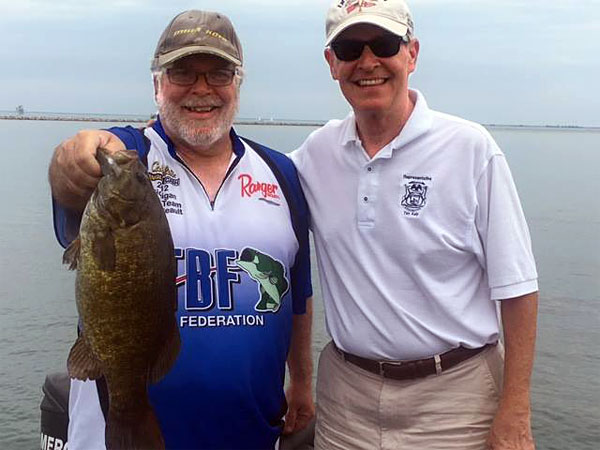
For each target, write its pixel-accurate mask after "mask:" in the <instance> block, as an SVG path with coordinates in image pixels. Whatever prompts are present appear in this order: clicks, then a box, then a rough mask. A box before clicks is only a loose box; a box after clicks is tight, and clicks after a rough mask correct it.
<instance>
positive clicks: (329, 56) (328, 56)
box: [323, 47, 338, 80]
mask: <svg viewBox="0 0 600 450" xmlns="http://www.w3.org/2000/svg"><path fill="white" fill-rule="evenodd" d="M323 55H324V56H325V60H326V61H327V64H329V71H330V72H331V78H333V79H334V80H337V79H338V77H337V71H336V69H335V55H334V54H333V50H331V47H327V48H326V49H325V51H324V52H323Z"/></svg>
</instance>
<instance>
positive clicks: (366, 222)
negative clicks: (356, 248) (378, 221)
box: [357, 165, 377, 226]
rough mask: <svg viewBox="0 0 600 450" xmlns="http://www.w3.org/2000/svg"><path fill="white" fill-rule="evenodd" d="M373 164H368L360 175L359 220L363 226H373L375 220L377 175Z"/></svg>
mask: <svg viewBox="0 0 600 450" xmlns="http://www.w3.org/2000/svg"><path fill="white" fill-rule="evenodd" d="M374 175H375V170H374V169H373V167H372V166H370V165H369V166H366V167H365V168H364V171H363V172H362V173H361V176H360V183H359V196H358V201H359V202H358V205H357V209H358V222H359V225H362V226H372V225H373V223H374V221H375V205H374V200H375V192H376V184H377V182H376V177H374Z"/></svg>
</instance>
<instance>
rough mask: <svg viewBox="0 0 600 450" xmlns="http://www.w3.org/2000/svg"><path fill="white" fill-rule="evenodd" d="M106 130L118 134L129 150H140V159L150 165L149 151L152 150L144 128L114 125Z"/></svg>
mask: <svg viewBox="0 0 600 450" xmlns="http://www.w3.org/2000/svg"><path fill="white" fill-rule="evenodd" d="M106 131H110V132H111V133H112V134H114V135H115V136H117V137H118V138H119V139H121V141H123V144H125V148H127V149H129V150H135V151H137V152H138V155H139V157H140V160H142V162H143V163H144V165H146V166H148V164H147V160H148V151H149V150H150V142H149V141H148V138H147V137H146V136H145V135H144V131H143V129H140V128H133V127H132V126H126V127H112V128H108V129H107V130H106Z"/></svg>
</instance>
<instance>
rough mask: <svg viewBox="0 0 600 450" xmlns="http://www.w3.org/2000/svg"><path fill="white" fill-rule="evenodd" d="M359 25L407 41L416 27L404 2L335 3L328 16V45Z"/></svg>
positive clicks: (350, 0)
mask: <svg viewBox="0 0 600 450" xmlns="http://www.w3.org/2000/svg"><path fill="white" fill-rule="evenodd" d="M359 23H370V24H372V25H376V26H378V27H381V28H383V29H384V30H387V31H389V32H390V33H393V34H395V35H397V36H400V37H404V38H405V40H407V39H408V38H409V37H410V36H412V34H413V29H414V24H413V21H412V16H411V14H410V10H409V9H408V5H407V4H406V2H405V1H404V0H335V1H334V2H333V3H332V4H331V6H330V8H329V11H328V12H327V22H326V25H325V31H326V36H327V40H326V42H325V45H326V46H327V45H329V44H331V42H332V41H333V40H334V39H335V38H336V37H337V36H339V34H340V33H341V32H342V31H344V30H345V29H347V28H349V27H351V26H352V25H356V24H359Z"/></svg>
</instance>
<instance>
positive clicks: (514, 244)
mask: <svg viewBox="0 0 600 450" xmlns="http://www.w3.org/2000/svg"><path fill="white" fill-rule="evenodd" d="M494 146H495V144H494ZM476 196H477V211H476V215H475V227H476V231H477V234H478V236H479V239H480V240H481V243H482V246H483V249H484V261H482V262H483V264H484V266H485V268H486V273H487V278H488V283H489V287H490V289H491V297H492V299H493V300H502V299H507V298H514V297H518V296H521V295H525V294H529V293H531V292H535V291H537V289H538V284H537V270H536V266H535V260H534V257H533V252H532V249H531V238H530V235H529V229H528V227H527V223H526V221H525V215H524V214H523V209H522V207H521V202H520V201H519V196H518V194H517V189H516V186H515V183H514V181H513V178H512V175H511V173H510V169H509V167H508V164H507V162H506V158H505V157H504V155H503V154H502V153H501V152H500V151H499V150H498V151H497V152H495V153H494V154H493V156H491V158H490V159H489V160H488V162H487V165H486V167H485V169H484V171H483V173H482V174H481V176H480V178H479V181H478V183H477V189H476Z"/></svg>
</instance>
